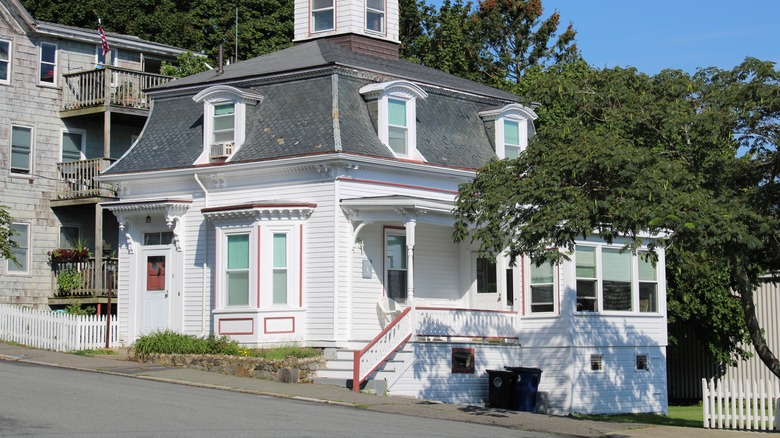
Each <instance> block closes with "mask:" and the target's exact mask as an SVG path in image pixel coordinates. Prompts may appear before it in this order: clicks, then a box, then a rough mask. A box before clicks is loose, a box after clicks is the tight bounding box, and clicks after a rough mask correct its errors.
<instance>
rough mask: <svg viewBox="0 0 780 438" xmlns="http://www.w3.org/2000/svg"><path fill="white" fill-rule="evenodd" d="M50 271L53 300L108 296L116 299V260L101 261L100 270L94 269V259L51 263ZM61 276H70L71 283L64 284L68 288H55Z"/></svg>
mask: <svg viewBox="0 0 780 438" xmlns="http://www.w3.org/2000/svg"><path fill="white" fill-rule="evenodd" d="M52 270H53V271H54V277H55V290H54V297H55V298H107V297H108V296H109V294H110V295H111V296H112V297H116V282H117V273H118V272H119V260H118V259H115V258H105V259H103V266H102V267H101V268H100V269H97V268H96V267H95V259H94V258H90V259H88V260H84V261H80V262H52ZM61 275H62V276H65V275H67V276H70V279H71V281H67V282H64V283H66V284H67V286H68V287H66V288H60V287H58V286H56V285H57V281H56V280H57V277H58V276H61ZM98 280H100V282H99V283H98Z"/></svg>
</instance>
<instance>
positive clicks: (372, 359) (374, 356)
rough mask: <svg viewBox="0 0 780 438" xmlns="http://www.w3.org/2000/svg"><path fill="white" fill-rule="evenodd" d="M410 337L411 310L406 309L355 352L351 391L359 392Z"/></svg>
mask: <svg viewBox="0 0 780 438" xmlns="http://www.w3.org/2000/svg"><path fill="white" fill-rule="evenodd" d="M411 337H412V308H411V307H407V308H406V309H404V311H403V312H401V314H400V315H398V316H397V317H396V318H395V319H394V320H393V321H392V322H391V323H390V324H388V325H387V327H385V329H384V330H382V332H381V333H379V335H377V336H376V337H375V338H374V339H373V340H372V341H371V342H369V343H368V345H366V346H365V347H364V348H363V349H362V350H360V351H356V352H355V358H354V359H353V364H352V390H353V391H355V392H359V391H360V384H361V383H362V382H363V381H364V380H366V379H367V378H368V376H370V375H371V373H373V372H374V371H376V369H377V368H379V366H380V365H382V363H383V362H384V361H385V360H387V358H388V357H390V355H391V354H393V352H394V351H396V350H397V349H398V347H400V346H401V345H403V344H404V342H406V341H408V340H409V339H410V338H411Z"/></svg>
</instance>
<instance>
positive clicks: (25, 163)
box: [11, 126, 32, 173]
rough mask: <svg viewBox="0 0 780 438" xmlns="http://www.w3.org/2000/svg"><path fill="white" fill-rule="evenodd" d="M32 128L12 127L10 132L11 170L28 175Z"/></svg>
mask: <svg viewBox="0 0 780 438" xmlns="http://www.w3.org/2000/svg"><path fill="white" fill-rule="evenodd" d="M31 147H32V128H23V127H20V126H14V127H13V128H12V132H11V170H12V171H14V172H16V173H29V171H30V149H31Z"/></svg>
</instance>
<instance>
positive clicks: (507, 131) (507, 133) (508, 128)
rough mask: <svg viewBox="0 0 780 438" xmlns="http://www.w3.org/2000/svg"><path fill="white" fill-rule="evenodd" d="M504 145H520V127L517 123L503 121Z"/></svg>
mask: <svg viewBox="0 0 780 438" xmlns="http://www.w3.org/2000/svg"><path fill="white" fill-rule="evenodd" d="M504 144H508V145H519V144H520V125H519V124H518V123H517V122H509V121H504Z"/></svg>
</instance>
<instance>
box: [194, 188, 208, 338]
mask: <svg viewBox="0 0 780 438" xmlns="http://www.w3.org/2000/svg"><path fill="white" fill-rule="evenodd" d="M193 176H194V177H195V182H196V183H198V185H199V186H200V189H201V190H202V191H203V208H206V207H208V206H209V191H208V190H206V186H205V185H203V183H202V182H201V181H200V178H199V177H198V174H197V173H194V174H193ZM205 228H206V229H205V230H204V231H205V236H204V241H205V243H204V245H205V251H204V252H203V254H204V256H203V266H202V267H201V273H202V274H201V277H202V283H201V290H202V291H203V292H202V294H201V295H202V296H203V299H202V300H201V324H200V326H201V330H200V337H202V338H205V337H206V336H208V335H209V333H208V329H207V327H208V323H207V320H208V312H209V304H208V302H209V294H207V293H206V261H207V260H208V257H209V234H208V227H205Z"/></svg>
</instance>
